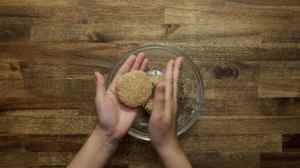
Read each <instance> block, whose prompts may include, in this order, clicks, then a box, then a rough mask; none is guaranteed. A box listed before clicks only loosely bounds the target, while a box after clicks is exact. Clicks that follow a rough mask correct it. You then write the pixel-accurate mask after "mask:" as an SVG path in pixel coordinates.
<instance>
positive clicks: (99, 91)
mask: <svg viewBox="0 0 300 168" xmlns="http://www.w3.org/2000/svg"><path fill="white" fill-rule="evenodd" d="M95 78H96V97H95V103H96V104H98V103H99V102H101V100H103V97H104V94H105V86H104V83H105V82H104V77H103V75H102V74H100V73H99V72H95Z"/></svg>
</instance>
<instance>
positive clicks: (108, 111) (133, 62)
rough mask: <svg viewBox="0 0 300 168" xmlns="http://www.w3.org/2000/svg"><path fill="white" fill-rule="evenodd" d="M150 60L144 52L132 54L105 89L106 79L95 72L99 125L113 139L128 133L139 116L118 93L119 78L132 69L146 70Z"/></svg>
mask: <svg viewBox="0 0 300 168" xmlns="http://www.w3.org/2000/svg"><path fill="white" fill-rule="evenodd" d="M147 62H148V60H147V59H146V58H145V56H144V54H143V53H139V54H138V55H137V56H135V55H132V56H130V57H129V58H128V59H127V60H126V61H125V63H124V64H123V65H122V66H121V67H120V69H119V71H118V72H117V74H116V75H115V77H114V79H113V81H112V83H111V85H110V86H109V87H108V89H107V90H106V89H105V80H104V77H103V75H102V74H100V73H99V72H95V76H96V97H95V104H96V109H97V113H98V118H99V126H100V129H102V130H103V131H104V132H105V134H106V135H107V136H108V137H109V138H111V139H121V138H122V137H123V136H124V135H126V134H127V132H128V129H129V128H130V126H131V125H132V123H133V121H134V119H135V118H136V116H137V109H136V108H130V107H127V106H125V105H123V104H122V103H121V102H120V101H119V99H118V97H117V94H116V83H117V80H118V78H119V77H120V76H121V75H123V74H125V73H127V72H130V71H132V70H141V71H144V70H145V68H146V66H147Z"/></svg>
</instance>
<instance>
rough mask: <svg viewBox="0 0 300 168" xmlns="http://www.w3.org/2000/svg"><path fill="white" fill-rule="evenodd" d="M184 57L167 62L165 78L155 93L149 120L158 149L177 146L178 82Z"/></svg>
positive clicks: (152, 136)
mask: <svg viewBox="0 0 300 168" xmlns="http://www.w3.org/2000/svg"><path fill="white" fill-rule="evenodd" d="M181 62H182V57H178V58H176V60H170V61H169V62H168V64H167V68H166V73H165V80H163V81H162V82H160V83H159V84H158V85H157V87H156V89H155V93H154V99H153V111H152V113H151V117H150V121H149V132H150V138H151V142H152V144H153V145H154V146H155V148H157V149H162V148H165V147H166V146H170V145H172V146H177V143H178V142H177V135H176V111H177V85H178V84H177V83H178V77H179V69H180V66H181Z"/></svg>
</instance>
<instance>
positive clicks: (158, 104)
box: [151, 81, 166, 118]
mask: <svg viewBox="0 0 300 168" xmlns="http://www.w3.org/2000/svg"><path fill="white" fill-rule="evenodd" d="M165 90H166V88H165V82H164V81H162V82H159V83H158V84H157V86H156V88H155V92H154V98H153V111H152V114H151V117H154V118H156V117H158V116H160V115H162V114H163V113H164V111H165Z"/></svg>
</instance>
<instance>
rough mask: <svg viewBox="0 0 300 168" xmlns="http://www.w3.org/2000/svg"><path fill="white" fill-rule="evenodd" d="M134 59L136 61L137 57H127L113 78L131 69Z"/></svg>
mask: <svg viewBox="0 0 300 168" xmlns="http://www.w3.org/2000/svg"><path fill="white" fill-rule="evenodd" d="M136 59H137V57H136V56H135V55H131V56H129V57H128V58H127V60H126V61H125V62H124V63H123V65H122V66H121V67H120V69H119V71H118V72H117V74H116V76H115V78H117V77H119V76H121V75H123V74H125V73H127V72H129V71H130V70H131V69H132V67H133V66H134V65H135V63H136Z"/></svg>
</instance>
